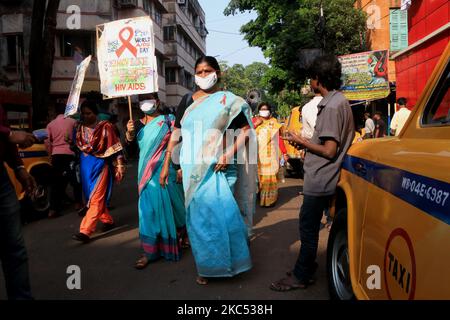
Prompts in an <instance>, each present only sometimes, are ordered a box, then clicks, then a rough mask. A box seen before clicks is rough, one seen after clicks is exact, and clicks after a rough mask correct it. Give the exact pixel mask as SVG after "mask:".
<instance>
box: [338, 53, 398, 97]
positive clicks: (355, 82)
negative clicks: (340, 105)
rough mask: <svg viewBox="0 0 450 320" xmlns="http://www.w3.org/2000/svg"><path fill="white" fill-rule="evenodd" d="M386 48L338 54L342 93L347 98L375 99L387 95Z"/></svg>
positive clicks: (387, 56) (387, 55) (387, 54)
mask: <svg viewBox="0 0 450 320" xmlns="http://www.w3.org/2000/svg"><path fill="white" fill-rule="evenodd" d="M388 58H389V52H388V51H387V50H380V51H369V52H360V53H355V54H349V55H344V56H340V57H339V60H340V62H341V64H342V78H343V79H342V80H343V85H342V87H341V90H342V93H343V94H344V95H345V96H346V98H347V99H348V100H376V99H383V98H386V97H387V96H388V95H389V92H390V91H389V80H388Z"/></svg>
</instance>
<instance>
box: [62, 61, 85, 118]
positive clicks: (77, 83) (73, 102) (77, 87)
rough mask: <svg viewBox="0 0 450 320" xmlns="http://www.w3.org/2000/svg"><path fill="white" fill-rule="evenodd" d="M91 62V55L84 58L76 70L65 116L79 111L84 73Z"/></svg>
mask: <svg viewBox="0 0 450 320" xmlns="http://www.w3.org/2000/svg"><path fill="white" fill-rule="evenodd" d="M90 62H91V56H88V57H87V58H86V59H84V60H83V61H82V62H81V63H80V64H79V65H78V66H77V70H76V72H75V77H74V79H73V82H72V87H71V88H70V94H69V98H68V99H67V103H66V110H65V112H64V118H67V117H70V116H71V115H74V114H76V113H77V112H78V107H79V106H78V105H79V103H80V93H81V88H82V87H83V82H84V75H85V74H86V70H87V67H88V66H89V63H90Z"/></svg>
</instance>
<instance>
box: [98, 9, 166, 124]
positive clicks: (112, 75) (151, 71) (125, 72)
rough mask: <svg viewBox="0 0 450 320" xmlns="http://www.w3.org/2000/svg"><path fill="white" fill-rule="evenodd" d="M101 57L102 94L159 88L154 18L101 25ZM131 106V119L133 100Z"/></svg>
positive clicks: (99, 55)
mask: <svg viewBox="0 0 450 320" xmlns="http://www.w3.org/2000/svg"><path fill="white" fill-rule="evenodd" d="M97 56H98V68H99V73H100V88H101V93H102V94H103V95H105V96H106V98H117V97H125V96H131V95H136V94H144V93H151V92H156V91H158V68H157V65H156V57H155V42H154V35H153V22H152V20H151V19H150V17H148V16H147V17H137V18H131V19H123V20H117V21H113V22H110V23H106V24H103V25H98V26H97ZM128 100H129V101H130V99H128ZM129 105H130V118H131V103H129Z"/></svg>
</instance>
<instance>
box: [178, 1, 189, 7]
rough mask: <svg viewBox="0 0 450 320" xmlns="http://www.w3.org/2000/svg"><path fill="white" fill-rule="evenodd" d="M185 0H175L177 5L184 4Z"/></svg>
mask: <svg viewBox="0 0 450 320" xmlns="http://www.w3.org/2000/svg"><path fill="white" fill-rule="evenodd" d="M186 2H187V0H177V3H178V4H179V5H183V6H184V5H185V4H186Z"/></svg>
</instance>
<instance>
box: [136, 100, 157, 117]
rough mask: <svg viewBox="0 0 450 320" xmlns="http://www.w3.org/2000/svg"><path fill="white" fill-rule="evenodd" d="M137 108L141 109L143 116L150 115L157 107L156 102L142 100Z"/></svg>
mask: <svg viewBox="0 0 450 320" xmlns="http://www.w3.org/2000/svg"><path fill="white" fill-rule="evenodd" d="M139 107H140V108H141V110H142V112H143V113H145V114H149V115H150V114H152V113H154V112H155V111H156V109H157V108H158V106H157V105H156V100H155V99H152V100H143V101H140V102H139Z"/></svg>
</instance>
